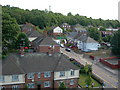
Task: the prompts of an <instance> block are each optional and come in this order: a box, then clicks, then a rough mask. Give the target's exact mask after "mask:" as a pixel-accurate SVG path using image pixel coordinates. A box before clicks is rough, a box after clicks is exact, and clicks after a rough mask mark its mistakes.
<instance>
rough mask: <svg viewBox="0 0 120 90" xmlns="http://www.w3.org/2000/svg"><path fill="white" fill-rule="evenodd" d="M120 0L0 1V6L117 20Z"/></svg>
mask: <svg viewBox="0 0 120 90" xmlns="http://www.w3.org/2000/svg"><path fill="white" fill-rule="evenodd" d="M119 1H120V0H0V4H1V5H10V6H15V7H19V8H22V9H29V10H32V9H39V10H45V9H48V10H49V6H51V11H53V12H57V13H62V14H64V15H67V13H69V12H71V13H72V14H73V15H75V14H79V15H82V16H87V17H92V18H94V19H98V18H102V19H104V20H106V19H111V20H112V19H113V20H115V19H117V20H118V2H119Z"/></svg>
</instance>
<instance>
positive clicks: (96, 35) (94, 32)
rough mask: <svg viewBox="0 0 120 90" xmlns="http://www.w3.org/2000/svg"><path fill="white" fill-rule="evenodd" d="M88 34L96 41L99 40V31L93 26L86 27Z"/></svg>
mask: <svg viewBox="0 0 120 90" xmlns="http://www.w3.org/2000/svg"><path fill="white" fill-rule="evenodd" d="M88 34H89V36H90V37H91V38H94V39H95V40H97V41H100V32H99V31H98V30H97V28H95V27H89V28H88Z"/></svg>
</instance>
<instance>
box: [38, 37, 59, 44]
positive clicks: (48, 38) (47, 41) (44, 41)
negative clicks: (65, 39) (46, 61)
mask: <svg viewBox="0 0 120 90" xmlns="http://www.w3.org/2000/svg"><path fill="white" fill-rule="evenodd" d="M39 45H58V44H57V43H56V42H55V41H53V39H52V38H51V37H45V38H44V39H43V40H42V41H41V43H40V44H39Z"/></svg>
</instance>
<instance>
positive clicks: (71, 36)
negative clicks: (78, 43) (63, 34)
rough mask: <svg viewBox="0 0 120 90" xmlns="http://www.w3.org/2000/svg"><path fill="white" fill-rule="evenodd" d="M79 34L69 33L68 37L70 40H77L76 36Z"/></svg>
mask: <svg viewBox="0 0 120 90" xmlns="http://www.w3.org/2000/svg"><path fill="white" fill-rule="evenodd" d="M77 34H78V32H74V31H73V32H71V33H69V35H68V36H67V37H68V38H75V36H76V35H77Z"/></svg>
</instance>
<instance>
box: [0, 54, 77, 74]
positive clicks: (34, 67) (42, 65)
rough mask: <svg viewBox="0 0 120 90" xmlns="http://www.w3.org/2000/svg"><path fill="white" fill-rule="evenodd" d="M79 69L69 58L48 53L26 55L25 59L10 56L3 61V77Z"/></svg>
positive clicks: (15, 55) (14, 55) (13, 55)
mask: <svg viewBox="0 0 120 90" xmlns="http://www.w3.org/2000/svg"><path fill="white" fill-rule="evenodd" d="M70 69H73V70H77V69H79V68H78V67H76V66H75V65H73V64H72V63H71V62H69V60H68V57H67V56H65V55H63V54H60V53H55V54H53V55H52V56H48V55H47V54H46V53H26V54H25V55H24V57H19V55H17V54H10V57H9V58H8V59H7V60H3V70H2V71H3V75H11V74H21V73H24V74H26V73H34V72H45V71H52V72H53V71H66V70H70Z"/></svg>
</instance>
